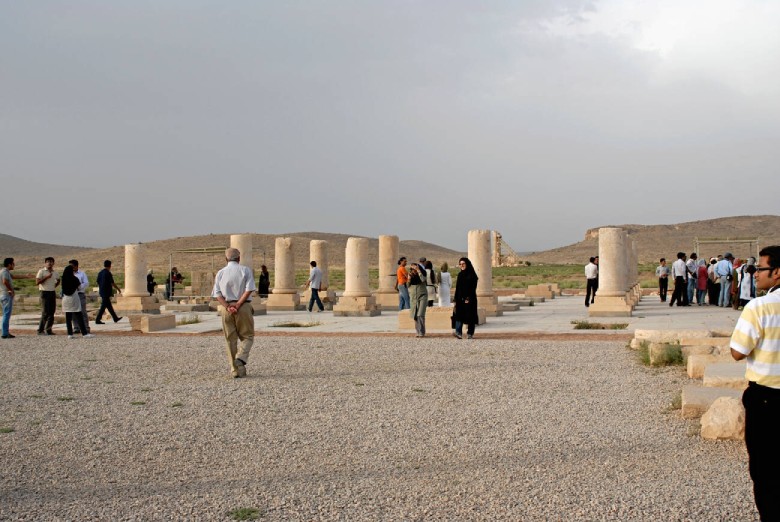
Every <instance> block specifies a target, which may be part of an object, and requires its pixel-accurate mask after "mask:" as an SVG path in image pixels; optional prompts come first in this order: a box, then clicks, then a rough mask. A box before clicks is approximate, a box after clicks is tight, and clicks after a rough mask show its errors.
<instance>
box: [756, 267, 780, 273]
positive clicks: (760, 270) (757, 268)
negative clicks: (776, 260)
mask: <svg viewBox="0 0 780 522" xmlns="http://www.w3.org/2000/svg"><path fill="white" fill-rule="evenodd" d="M775 268H777V267H772V266H761V267H758V266H757V267H756V272H764V271H765V270H774V269H775Z"/></svg>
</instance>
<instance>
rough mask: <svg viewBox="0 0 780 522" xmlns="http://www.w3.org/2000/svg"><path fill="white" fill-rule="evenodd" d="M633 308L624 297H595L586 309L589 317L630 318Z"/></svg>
mask: <svg viewBox="0 0 780 522" xmlns="http://www.w3.org/2000/svg"><path fill="white" fill-rule="evenodd" d="M633 310H634V307H633V306H631V304H630V303H629V302H628V301H627V300H626V298H625V297H602V296H600V295H598V294H597V295H596V300H595V301H594V303H593V304H592V305H590V307H588V316H589V317H631V312H632V311H633Z"/></svg>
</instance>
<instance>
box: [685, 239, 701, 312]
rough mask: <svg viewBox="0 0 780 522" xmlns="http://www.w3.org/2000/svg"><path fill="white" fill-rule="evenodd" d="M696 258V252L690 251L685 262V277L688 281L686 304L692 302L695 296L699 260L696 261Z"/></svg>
mask: <svg viewBox="0 0 780 522" xmlns="http://www.w3.org/2000/svg"><path fill="white" fill-rule="evenodd" d="M698 258H699V256H698V255H697V254H696V252H691V257H690V259H688V261H686V262H685V270H686V274H685V275H686V277H687V283H688V285H687V286H688V288H687V290H688V291H687V292H686V296H687V297H688V304H693V300H694V298H695V297H696V284H697V283H696V282H697V279H698V273H699V272H698V270H699V262H698V261H697V259H698Z"/></svg>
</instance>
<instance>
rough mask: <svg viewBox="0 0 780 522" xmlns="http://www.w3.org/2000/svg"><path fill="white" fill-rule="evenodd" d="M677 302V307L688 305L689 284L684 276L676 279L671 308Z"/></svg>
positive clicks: (670, 303) (670, 302)
mask: <svg viewBox="0 0 780 522" xmlns="http://www.w3.org/2000/svg"><path fill="white" fill-rule="evenodd" d="M675 302H676V303H677V306H685V305H687V304H688V283H686V281H685V278H684V277H683V276H677V277H675V278H674V292H673V293H672V300H671V301H669V306H672V305H673V304H674V303H675Z"/></svg>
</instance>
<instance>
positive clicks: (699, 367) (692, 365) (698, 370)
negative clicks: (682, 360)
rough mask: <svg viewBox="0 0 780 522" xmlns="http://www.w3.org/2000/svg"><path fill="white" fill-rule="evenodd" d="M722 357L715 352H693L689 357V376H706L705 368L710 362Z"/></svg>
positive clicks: (698, 377)
mask: <svg viewBox="0 0 780 522" xmlns="http://www.w3.org/2000/svg"><path fill="white" fill-rule="evenodd" d="M720 361H721V358H720V357H719V356H718V355H714V354H693V355H690V356H689V357H688V362H687V364H686V369H687V372H688V377H690V378H691V379H701V378H702V377H704V368H706V367H707V365H708V364H713V363H716V362H720Z"/></svg>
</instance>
